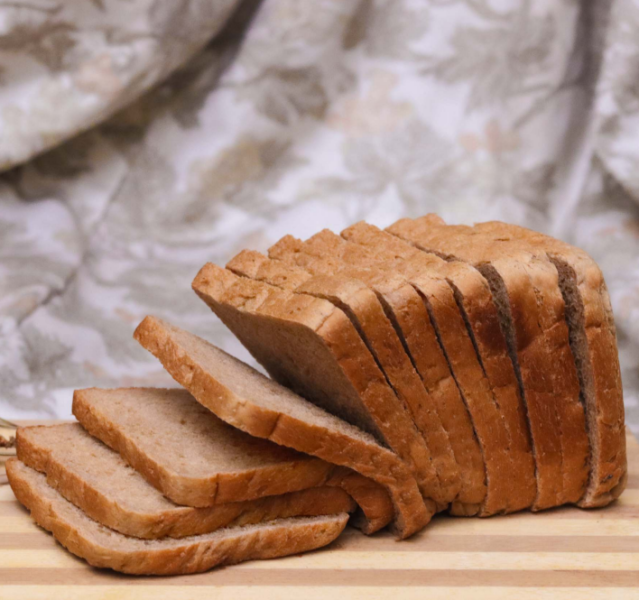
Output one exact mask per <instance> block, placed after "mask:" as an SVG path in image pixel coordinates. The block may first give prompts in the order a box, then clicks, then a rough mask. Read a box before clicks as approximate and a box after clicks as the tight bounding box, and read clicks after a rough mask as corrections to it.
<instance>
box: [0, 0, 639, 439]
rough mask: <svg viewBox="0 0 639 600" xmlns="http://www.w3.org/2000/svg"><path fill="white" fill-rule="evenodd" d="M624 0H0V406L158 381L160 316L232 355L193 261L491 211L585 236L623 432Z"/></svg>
mask: <svg viewBox="0 0 639 600" xmlns="http://www.w3.org/2000/svg"><path fill="white" fill-rule="evenodd" d="M638 81H639V4H638V3H636V2H632V1H631V0H613V1H604V0H592V1H590V2H578V1H577V0H537V1H535V2H533V1H531V0H430V1H425V0H414V1H410V0H315V1H313V2H309V1H306V0H263V1H261V2H258V1H254V0H140V1H138V2H131V1H130V0H92V1H89V0H68V1H67V2H59V1H57V0H29V1H28V2H27V1H26V0H24V1H23V0H17V1H15V2H2V3H0V166H1V167H2V169H3V173H2V174H1V175H0V177H1V181H0V342H1V343H0V414H2V415H3V416H4V417H6V418H19V417H32V416H37V417H44V416H59V417H66V416H68V415H69V411H70V404H71V394H72V390H73V389H74V388H76V387H81V386H91V385H97V386H118V385H157V386H164V385H172V382H171V380H170V378H169V377H168V376H167V375H166V374H165V373H164V372H163V370H162V368H161V367H160V365H159V364H158V363H157V362H156V361H155V360H154V359H153V358H152V357H151V356H149V355H148V354H147V353H145V352H144V351H143V350H142V349H141V348H139V347H138V346H137V344H136V343H135V342H134V341H133V340H132V338H131V334H132V331H133V328H134V326H135V325H136V323H137V322H138V321H139V320H140V319H141V318H142V317H143V316H144V315H146V314H148V313H152V314H156V315H158V316H161V317H165V318H167V319H169V320H171V321H173V322H175V323H176V324H179V325H182V326H185V327H187V328H188V329H191V330H192V331H194V332H196V333H199V334H201V335H203V336H205V337H207V338H209V339H211V340H213V341H215V343H217V344H218V345H220V346H222V347H223V348H225V349H227V350H229V351H230V352H232V353H235V354H236V355H239V356H241V357H242V358H244V359H247V358H249V357H248V356H247V353H246V352H245V351H244V350H243V349H242V348H241V346H240V345H239V343H238V342H237V341H235V340H234V338H233V336H232V335H231V334H229V332H228V331H226V330H225V329H224V327H223V326H221V324H220V323H219V322H218V321H217V320H216V319H215V318H214V317H213V316H212V315H211V313H210V311H209V310H208V309H207V308H206V307H205V306H204V304H203V303H202V302H201V301H200V300H198V299H197V297H196V296H195V295H194V294H193V293H192V292H191V290H190V282H191V280H192V278H193V276H194V275H195V273H196V272H197V270H198V268H199V267H200V266H201V265H202V264H203V263H204V262H205V261H207V260H212V261H215V262H217V263H219V264H224V263H225V262H226V261H227V260H228V259H229V258H230V257H231V256H233V255H234V254H235V253H236V252H237V251H238V250H239V249H241V248H244V247H249V248H256V249H259V250H265V249H266V248H267V247H268V246H269V245H270V244H271V243H273V242H275V241H276V240H277V239H279V237H281V236H282V235H284V234H286V233H293V234H295V235H297V236H298V237H307V236H309V235H311V234H313V233H315V232H316V231H318V230H320V229H322V228H324V227H329V228H331V229H334V230H336V231H339V230H340V229H341V228H343V227H345V226H347V225H348V224H351V223H353V222H354V221H357V220H359V219H366V220H368V221H370V222H373V223H375V224H378V225H380V226H385V225H387V224H389V223H391V222H393V221H394V220H396V219H398V218H400V217H402V216H416V215H420V214H424V213H426V212H430V211H434V212H438V213H439V214H441V215H442V216H443V217H444V218H445V219H446V220H448V221H449V222H453V223H454V222H465V223H471V222H474V221H481V220H488V219H502V220H506V221H510V222H514V223H519V224H522V225H526V226H529V227H532V228H535V229H539V230H543V231H546V232H548V233H551V234H553V235H557V236H559V237H562V238H564V239H566V240H567V241H570V242H572V243H575V244H577V245H579V246H581V247H583V248H585V249H586V250H587V251H588V252H590V253H591V254H592V255H593V256H594V257H595V258H596V259H597V260H598V261H599V263H600V265H601V266H602V268H603V270H604V272H605V275H606V278H607V282H608V285H609V288H610V293H611V296H612V301H613V305H614V309H615V314H616V319H617V324H618V335H619V344H620V351H621V359H622V364H623V379H624V384H625V399H626V406H627V419H628V422H629V424H630V425H631V426H632V427H634V428H635V431H639V402H638V399H639V352H638V351H637V350H638V347H639V259H638V255H639V204H638V203H639V145H638V143H637V140H638V139H639V85H638V84H637V82H638Z"/></svg>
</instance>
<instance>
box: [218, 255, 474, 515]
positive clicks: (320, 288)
mask: <svg viewBox="0 0 639 600" xmlns="http://www.w3.org/2000/svg"><path fill="white" fill-rule="evenodd" d="M269 262H270V259H268V258H266V257H264V256H262V255H260V254H259V253H254V252H251V251H243V252H241V253H240V254H239V255H238V256H236V257H235V258H234V259H232V260H231V261H230V262H229V263H228V264H227V268H228V269H229V270H231V271H233V272H234V273H237V274H238V275H243V276H247V277H251V278H253V277H252V274H253V273H254V271H255V268H254V267H255V266H256V265H258V264H259V265H261V273H260V276H259V279H258V280H259V281H264V282H266V283H269V284H272V285H275V286H278V287H281V288H282V289H287V290H290V291H296V292H298V293H305V294H309V295H311V296H314V297H317V298H323V299H325V300H328V301H329V302H331V303H332V304H334V305H335V306H337V307H339V308H341V309H342V310H343V311H344V312H345V313H346V314H347V315H348V316H349V318H350V319H351V322H352V323H353V325H354V326H355V328H356V329H357V330H358V331H359V332H360V335H361V336H362V339H363V340H364V342H365V343H366V345H367V347H368V348H369V350H370V351H371V354H372V355H373V356H374V357H375V359H376V360H377V363H378V364H379V366H380V368H381V369H382V370H383V372H384V373H385V375H386V377H387V379H388V382H389V383H390V385H391V387H392V388H393V389H394V390H395V393H396V395H397V397H398V398H399V399H400V400H401V401H402V403H403V405H404V406H405V407H406V409H407V410H408V411H409V413H410V415H411V418H412V419H413V421H414V422H415V424H416V425H417V427H418V429H419V430H420V431H421V433H422V435H423V437H424V440H425V442H426V446H427V449H428V452H429V454H430V455H431V460H432V463H433V469H432V471H431V478H430V479H431V481H430V482H429V485H428V488H427V494H428V496H429V497H431V498H432V499H433V500H435V501H436V502H437V503H438V504H440V505H441V506H442V507H446V506H447V505H448V504H450V503H451V502H452V501H453V500H454V499H455V498H456V497H457V494H458V492H459V490H460V487H461V485H460V477H459V469H458V467H457V463H456V462H455V458H454V455H453V452H452V449H451V446H450V440H449V439H448V434H447V432H446V431H445V429H444V428H443V426H442V423H441V421H440V419H439V415H438V414H437V411H436V409H435V407H434V402H433V400H432V398H431V397H430V396H429V394H428V392H427V391H426V388H425V387H424V384H423V382H422V380H421V379H420V377H419V375H418V374H417V371H416V370H415V367H414V366H413V363H412V362H411V361H410V359H409V357H408V355H407V353H406V351H405V349H404V346H403V345H402V342H401V340H400V338H399V336H398V334H397V331H396V330H395V328H394V327H393V325H392V323H391V321H390V318H389V317H388V316H387V315H386V313H385V311H384V308H383V306H382V304H381V302H380V300H379V298H378V297H377V295H376V294H375V292H374V291H373V290H372V289H370V288H369V287H368V286H367V285H366V284H364V283H363V282H362V281H360V280H358V279H354V278H351V277H344V276H339V275H337V276H319V277H312V276H311V275H310V274H308V273H306V272H305V271H304V270H303V269H300V268H299V267H295V266H292V265H291V266H289V265H287V264H284V263H281V262H279V263H275V264H273V268H271V269H269V268H268V264H267V263H269ZM273 262H274V261H273ZM269 271H270V273H271V274H272V275H273V276H272V277H269ZM287 271H289V272H287ZM302 273H304V274H306V278H305V281H299V280H300V279H301V278H302V277H303V276H302ZM298 282H299V283H298Z"/></svg>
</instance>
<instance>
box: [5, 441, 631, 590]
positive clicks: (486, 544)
mask: <svg viewBox="0 0 639 600" xmlns="http://www.w3.org/2000/svg"><path fill="white" fill-rule="evenodd" d="M628 460H629V467H630V477H629V480H628V488H627V490H626V491H625V493H624V494H623V495H622V497H621V499H620V500H619V501H618V502H617V503H616V504H614V505H613V506H610V507H608V508H605V509H602V510H595V511H584V510H580V509H577V508H560V509H556V510H552V511H548V512H545V513H539V514H534V515H533V514H530V513H521V514H517V515H510V516H507V517H494V518H491V519H462V518H450V517H445V516H438V517H437V518H435V519H434V520H433V522H432V523H431V524H430V525H429V526H428V527H427V528H426V530H425V531H423V532H422V533H420V534H418V535H416V536H414V537H413V538H412V539H410V540H407V541H404V542H396V541H395V540H394V539H393V538H392V537H391V536H390V535H389V534H386V533H382V534H378V535H376V536H373V537H372V538H367V537H365V536H363V535H362V534H360V533H359V532H357V531H355V530H353V529H350V528H348V529H347V530H346V532H345V533H344V534H343V535H342V537H341V538H340V539H339V540H338V541H337V542H335V543H334V544H333V545H332V546H331V547H329V548H327V549H323V550H319V551H317V552H313V553H310V554H306V555H303V556H293V557H288V558H283V559H277V560H271V561H255V562H251V563H244V564H242V565H236V566H232V567H226V568H222V569H218V570H215V571H212V572H209V573H204V574H201V575H190V576H184V577H166V578H158V577H129V576H124V575H118V574H115V573H111V572H108V571H99V570H96V569H92V568H91V567H89V566H87V565H86V564H85V563H84V562H83V561H81V560H80V559H77V558H75V557H73V556H72V555H71V554H69V553H68V552H66V551H65V550H64V549H62V547H61V546H59V545H58V544H56V542H55V541H54V540H53V538H52V537H51V535H49V534H48V533H46V532H44V531H43V530H41V529H39V528H38V527H37V526H36V525H34V524H33V522H32V521H31V519H30V517H29V515H28V513H27V511H26V510H24V509H23V508H22V507H21V506H20V505H19V504H18V503H17V502H16V501H15V498H14V496H13V494H12V492H11V490H10V488H9V486H7V485H4V486H0V599H2V600H5V599H7V600H8V599H11V600H17V599H20V600H28V599H31V598H34V599H35V598H37V599H40V598H42V599H44V598H47V599H48V598H61V599H65V600H67V599H68V600H74V599H76V598H77V599H79V600H96V599H104V600H107V599H118V600H129V599H134V598H135V599H138V598H152V599H153V600H169V599H171V600H172V599H177V598H180V599H184V600H198V599H200V598H202V599H204V598H206V600H227V599H228V600H244V599H251V600H253V599H257V600H271V599H278V600H286V599H289V598H290V599H295V600H315V599H319V598H322V599H324V598H329V599H330V600H342V599H343V598H366V599H374V600H375V599H384V600H404V599H413V598H415V599H417V598H419V599H426V600H438V599H440V598H442V599H447V600H456V599H459V598H464V599H467V598H468V599H473V600H484V599H487V600H501V599H506V598H507V599H508V600H513V599H516V600H520V599H528V598H531V599H535V600H537V599H541V600H544V599H549V598H552V599H555V598H557V599H559V598H560V599H562V600H572V599H577V598H579V600H583V599H587V598H593V599H599V598H601V599H605V600H616V599H625V598H632V599H637V598H639V444H637V441H636V440H635V439H634V438H633V437H632V436H631V435H630V434H628Z"/></svg>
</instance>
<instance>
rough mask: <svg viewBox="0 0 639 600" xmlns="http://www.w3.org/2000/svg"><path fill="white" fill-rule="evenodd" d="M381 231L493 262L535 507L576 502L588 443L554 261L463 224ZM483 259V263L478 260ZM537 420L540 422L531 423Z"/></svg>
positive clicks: (403, 224) (408, 224) (404, 225)
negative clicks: (506, 311) (506, 246)
mask: <svg viewBox="0 0 639 600" xmlns="http://www.w3.org/2000/svg"><path fill="white" fill-rule="evenodd" d="M389 231H390V232H391V233H393V234H395V235H398V236H399V237H402V238H403V239H406V240H408V241H410V242H412V243H414V244H416V245H417V246H418V247H420V248H422V249H425V250H427V251H428V250H430V251H435V252H441V253H442V254H445V255H448V256H454V257H456V258H459V259H461V260H466V261H468V262H471V263H474V264H477V265H478V266H479V267H480V270H481V271H482V272H483V273H484V274H488V276H490V273H488V271H487V269H493V270H494V273H495V274H496V276H497V277H498V278H500V279H501V280H502V281H503V284H504V286H505V289H506V291H507V293H508V297H509V302H510V310H511V313H512V326H513V327H514V328H515V330H516V342H517V356H518V360H519V368H520V371H521V374H522V380H523V383H524V390H525V394H526V401H527V405H528V412H529V417H530V426H531V432H532V435H533V440H534V445H535V456H536V462H537V474H538V482H537V483H538V492H537V498H536V501H535V504H534V507H533V508H534V509H535V510H540V509H543V508H549V507H551V506H556V505H558V504H563V503H567V502H573V503H574V502H577V501H578V500H579V499H580V498H581V496H582V495H583V492H584V490H585V485H586V482H587V478H588V457H589V444H588V439H587V436H586V431H585V417H584V413H583V407H582V406H581V403H580V401H579V385H578V380H577V374H576V369H575V364H574V360H573V358H572V354H571V351H570V346H569V342H568V330H567V326H566V322H565V320H564V303H563V299H562V297H561V294H560V292H559V287H558V281H557V273H556V269H555V268H554V266H553V265H552V264H551V263H549V262H547V261H541V260H538V259H536V258H535V257H534V256H533V255H531V254H530V253H528V252H524V251H521V250H519V251H517V252H515V253H509V254H508V255H507V256H505V255H504V253H503V251H502V248H501V247H500V246H499V245H497V244H494V243H491V242H490V241H486V240H484V239H481V237H477V236H475V235H474V234H473V232H472V230H471V228H468V227H464V226H442V225H441V224H433V222H431V221H430V220H428V219H423V220H417V221H409V220H402V221H399V222H398V223H395V224H394V225H392V226H391V227H390V228H389ZM486 265H488V266H486ZM539 419H541V422H536V421H538V420H539Z"/></svg>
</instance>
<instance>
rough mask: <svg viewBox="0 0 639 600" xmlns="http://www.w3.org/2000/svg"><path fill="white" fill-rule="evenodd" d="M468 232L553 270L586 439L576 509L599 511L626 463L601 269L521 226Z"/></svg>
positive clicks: (618, 488)
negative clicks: (585, 467)
mask: <svg viewBox="0 0 639 600" xmlns="http://www.w3.org/2000/svg"><path fill="white" fill-rule="evenodd" d="M473 229H475V230H476V231H477V232H479V233H481V234H482V235H485V236H488V237H490V239H492V240H493V241H495V242H497V243H499V245H500V246H502V245H503V246H504V248H505V249H506V248H512V247H513V245H516V247H518V248H524V249H527V250H529V251H530V252H533V253H534V254H535V255H538V256H542V257H546V258H547V259H548V260H550V262H552V263H553V264H554V265H555V267H556V268H557V272H558V275H559V287H560V289H561V293H562V296H563V298H564V302H565V305H566V321H567V323H568V331H569V335H570V346H571V348H572V353H573V356H574V358H575V361H576V365H577V373H578V376H579V383H580V387H581V393H582V400H583V402H584V405H585V409H586V425H587V429H588V435H589V438H590V451H591V464H590V479H589V482H588V487H587V489H586V492H585V494H584V495H583V497H582V498H581V500H580V501H579V505H580V506H583V507H598V506H605V505H606V504H609V503H610V502H612V501H613V500H615V499H616V498H618V497H619V495H620V494H621V492H622V491H623V490H624V488H625V485H626V479H627V459H626V436H625V435H624V405H623V386H622V384H621V374H620V368H619V353H618V350H617V341H616V334H615V323H614V317H613V314H612V307H611V304H610V297H609V295H608V290H607V288H606V282H605V281H604V278H603V274H602V273H601V269H599V266H598V265H597V264H596V263H595V261H594V260H593V259H592V258H591V257H590V256H588V254H587V253H586V252H584V251H583V250H581V249H579V248H576V247H574V246H571V245H569V244H566V243H565V242H562V241H560V240H556V239H554V238H551V237H549V236H546V235H543V234H541V233H537V232H535V231H531V230H530V229H525V228H524V227H519V226H516V225H508V224H506V223H500V222H497V221H495V222H488V223H479V224H477V225H475V227H474V228H473Z"/></svg>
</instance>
